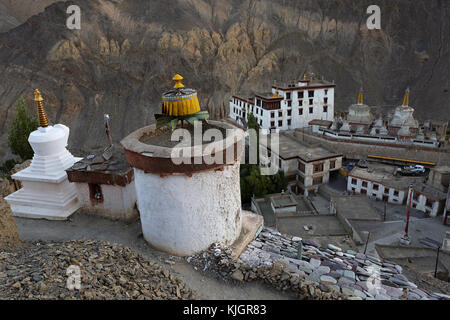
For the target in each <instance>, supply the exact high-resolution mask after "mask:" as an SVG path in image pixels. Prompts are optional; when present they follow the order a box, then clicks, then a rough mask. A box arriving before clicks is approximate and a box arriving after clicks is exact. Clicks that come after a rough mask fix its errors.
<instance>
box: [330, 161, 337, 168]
mask: <svg viewBox="0 0 450 320" xmlns="http://www.w3.org/2000/svg"><path fill="white" fill-rule="evenodd" d="M334 168H336V160H332V161H330V169H334Z"/></svg>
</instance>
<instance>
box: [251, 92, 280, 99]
mask: <svg viewBox="0 0 450 320" xmlns="http://www.w3.org/2000/svg"><path fill="white" fill-rule="evenodd" d="M255 95H256V96H258V97H261V98H264V99H274V100H282V99H283V97H281V96H278V97H274V96H273V93H272V92H257V93H256V94H255Z"/></svg>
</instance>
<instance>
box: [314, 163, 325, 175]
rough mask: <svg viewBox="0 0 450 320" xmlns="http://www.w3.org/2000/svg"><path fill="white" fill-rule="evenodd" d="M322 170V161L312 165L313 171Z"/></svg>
mask: <svg viewBox="0 0 450 320" xmlns="http://www.w3.org/2000/svg"><path fill="white" fill-rule="evenodd" d="M322 171H323V163H318V164H315V165H314V173H317V172H322Z"/></svg>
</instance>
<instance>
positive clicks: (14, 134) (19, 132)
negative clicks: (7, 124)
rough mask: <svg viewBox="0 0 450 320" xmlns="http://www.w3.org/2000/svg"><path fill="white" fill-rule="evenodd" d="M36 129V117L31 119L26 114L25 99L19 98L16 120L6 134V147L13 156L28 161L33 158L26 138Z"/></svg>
mask: <svg viewBox="0 0 450 320" xmlns="http://www.w3.org/2000/svg"><path fill="white" fill-rule="evenodd" d="M37 127H38V121H37V119H36V117H31V116H30V115H29V113H28V107H27V103H26V101H25V99H24V98H23V97H20V98H19V99H18V100H17V113H16V118H15V119H14V120H13V123H12V127H11V129H10V130H9V132H8V145H9V147H10V148H11V150H12V153H13V154H16V155H18V156H20V157H21V158H22V160H28V159H31V158H32V157H33V149H32V148H31V146H30V144H29V143H28V136H29V135H30V133H31V132H33V131H34V130H36V129H37Z"/></svg>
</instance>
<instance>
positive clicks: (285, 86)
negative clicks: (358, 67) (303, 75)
mask: <svg viewBox="0 0 450 320" xmlns="http://www.w3.org/2000/svg"><path fill="white" fill-rule="evenodd" d="M306 81H307V82H308V84H307V85H305V84H306ZM299 82H302V83H303V85H298V83H299ZM335 85H336V84H335V83H333V82H331V81H328V80H321V79H313V80H309V79H308V80H300V81H295V82H288V83H281V84H277V85H274V86H273V88H277V89H281V90H293V89H305V90H307V89H308V88H314V87H333V86H335Z"/></svg>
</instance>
